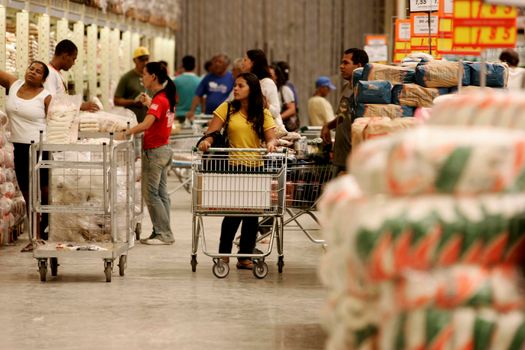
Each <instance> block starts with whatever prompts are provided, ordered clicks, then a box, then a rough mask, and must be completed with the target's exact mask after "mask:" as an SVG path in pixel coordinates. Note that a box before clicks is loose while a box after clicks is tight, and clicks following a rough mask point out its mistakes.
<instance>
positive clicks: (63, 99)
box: [46, 94, 82, 144]
mask: <svg viewBox="0 0 525 350" xmlns="http://www.w3.org/2000/svg"><path fill="white" fill-rule="evenodd" d="M81 104H82V96H81V95H73V96H72V95H66V94H58V95H55V96H53V98H52V99H51V103H50V104H49V110H48V112H47V127H46V141H47V142H48V143H57V144H68V143H75V142H76V141H77V137H78V112H79V110H80V105H81Z"/></svg>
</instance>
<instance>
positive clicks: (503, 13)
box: [454, 0, 518, 19]
mask: <svg viewBox="0 0 525 350" xmlns="http://www.w3.org/2000/svg"><path fill="white" fill-rule="evenodd" d="M517 16H518V11H517V10H516V7H514V6H504V5H490V4H484V3H482V2H481V0H455V1H454V19H461V18H465V19H513V18H516V17H517Z"/></svg>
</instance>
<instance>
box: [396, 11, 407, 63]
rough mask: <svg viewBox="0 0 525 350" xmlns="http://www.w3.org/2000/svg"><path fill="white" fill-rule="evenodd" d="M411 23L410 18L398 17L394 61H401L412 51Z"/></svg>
mask: <svg viewBox="0 0 525 350" xmlns="http://www.w3.org/2000/svg"><path fill="white" fill-rule="evenodd" d="M410 28H411V24H410V20H409V19H396V24H395V32H396V37H395V39H396V40H395V44H394V57H393V61H394V62H401V61H402V60H403V58H405V57H406V56H407V55H408V54H409V53H410V52H411V46H410V31H411V29H410Z"/></svg>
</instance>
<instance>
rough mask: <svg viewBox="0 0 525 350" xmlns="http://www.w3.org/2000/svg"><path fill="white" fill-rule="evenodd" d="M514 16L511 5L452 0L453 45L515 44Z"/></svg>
mask: <svg viewBox="0 0 525 350" xmlns="http://www.w3.org/2000/svg"><path fill="white" fill-rule="evenodd" d="M516 18H517V10H516V8H515V7H514V6H506V5H490V4H485V3H483V2H482V1H481V0H454V18H453V25H452V28H453V33H452V39H453V46H454V47H461V46H463V47H476V48H505V47H514V46H515V45H516V39H517V28H516Z"/></svg>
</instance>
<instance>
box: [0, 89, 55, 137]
mask: <svg viewBox="0 0 525 350" xmlns="http://www.w3.org/2000/svg"><path fill="white" fill-rule="evenodd" d="M23 84H24V81H23V80H17V81H15V82H14V83H13V84H12V85H11V87H10V88H9V95H8V96H7V101H6V105H5V110H6V112H7V116H8V117H9V124H10V126H11V137H10V138H9V141H11V142H17V143H31V141H32V140H34V141H38V140H39V137H40V136H39V133H40V130H43V131H44V132H45V130H46V107H45V103H44V100H45V99H46V97H47V96H49V95H50V94H49V91H47V90H46V89H44V90H42V92H40V93H39V94H38V95H36V96H35V97H33V98H32V99H30V100H25V99H23V98H20V97H18V96H17V93H18V90H19V89H20V87H21V86H22V85H23Z"/></svg>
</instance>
